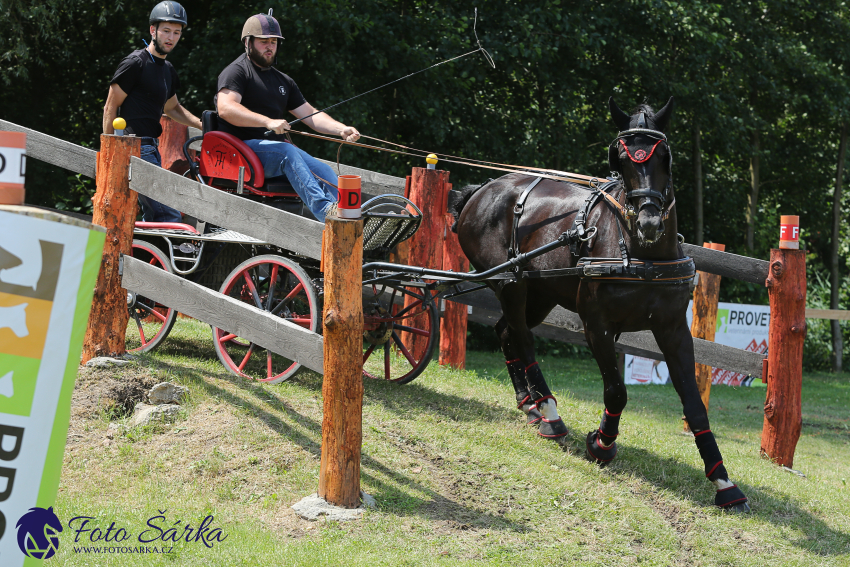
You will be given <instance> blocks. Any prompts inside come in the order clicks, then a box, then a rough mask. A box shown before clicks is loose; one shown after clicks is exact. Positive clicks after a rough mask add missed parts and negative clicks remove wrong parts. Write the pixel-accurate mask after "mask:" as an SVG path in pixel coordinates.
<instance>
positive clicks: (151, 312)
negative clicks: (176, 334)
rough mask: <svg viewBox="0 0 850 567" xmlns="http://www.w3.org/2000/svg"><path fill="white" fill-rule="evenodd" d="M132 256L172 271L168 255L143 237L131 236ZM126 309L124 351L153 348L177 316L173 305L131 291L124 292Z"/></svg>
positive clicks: (147, 350) (163, 338)
mask: <svg viewBox="0 0 850 567" xmlns="http://www.w3.org/2000/svg"><path fill="white" fill-rule="evenodd" d="M133 258H135V259H137V260H141V261H142V262H146V263H148V264H150V265H152V266H156V267H157V268H161V269H163V270H165V271H166V272H168V273H170V274H173V273H174V270H173V269H172V267H171V262H170V261H169V259H168V256H166V255H165V254H164V253H163V252H162V250H160V249H159V248H157V247H156V246H154V245H153V244H150V243H149V242H145V241H144V240H133ZM127 309H128V310H129V312H130V320H129V321H128V322H127V332H126V334H125V335H124V347H125V349H126V350H127V352H150V351H152V350H154V349H155V348H157V347H158V346H159V345H160V344H161V343H162V341H164V340H165V337H167V336H168V333H169V332H171V327H173V326H174V321H176V320H177V310H176V309H172V308H170V307H167V306H165V305H163V304H162V303H157V302H156V301H153V300H152V299H148V298H146V297H142V296H141V295H137V294H135V293H133V292H131V291H128V292H127Z"/></svg>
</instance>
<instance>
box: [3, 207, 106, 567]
mask: <svg viewBox="0 0 850 567" xmlns="http://www.w3.org/2000/svg"><path fill="white" fill-rule="evenodd" d="M81 224H85V225H87V227H84V226H79V225H81ZM0 227H2V229H0V565H3V566H4V567H20V566H23V565H26V566H29V565H41V560H42V559H44V558H46V557H49V556H51V555H52V554H53V553H55V537H54V535H55V534H54V531H57V530H56V529H55V526H54V524H56V523H57V522H55V521H54V520H53V516H54V515H53V512H52V509H51V507H52V506H53V502H54V500H55V499H56V491H57V489H58V487H59V473H60V471H61V469H62V456H63V453H64V451H65V440H66V438H67V435H68V422H69V418H70V411H71V394H72V392H73V389H74V381H75V378H76V376H77V369H78V367H79V364H80V351H81V349H82V343H83V337H84V335H85V331H86V324H87V322H88V316H89V310H90V309H91V301H92V295H93V293H94V285H95V281H96V279H97V274H98V270H99V269H100V259H101V254H102V250H103V243H104V238H105V234H104V232H102V230H103V229H100V227H91V225H88V223H79V222H74V223H73V224H63V223H60V222H53V221H49V220H44V219H41V218H36V217H30V216H25V215H23V214H15V213H12V212H9V211H8V210H0ZM88 227H91V228H88ZM35 508H39V509H40V510H33V509H35ZM30 524H32V525H35V524H39V525H40V526H41V527H43V528H44V529H42V530H41V531H39V532H38V533H34V532H31V531H27V530H28V528H27V526H28V525H30ZM22 531H23V532H26V533H23V534H22V537H18V536H19V535H21V534H18V533H16V532H22ZM58 531H61V527H60V528H59V530H58ZM19 539H21V541H22V542H23V545H20V543H19V541H18V540H19Z"/></svg>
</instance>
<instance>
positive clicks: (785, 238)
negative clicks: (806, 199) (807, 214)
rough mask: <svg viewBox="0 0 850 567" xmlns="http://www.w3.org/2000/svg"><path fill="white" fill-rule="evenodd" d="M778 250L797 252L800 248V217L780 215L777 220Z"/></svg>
mask: <svg viewBox="0 0 850 567" xmlns="http://www.w3.org/2000/svg"><path fill="white" fill-rule="evenodd" d="M779 248H780V249H785V250H798V249H799V248H800V217H799V216H797V215H781V217H780V219H779Z"/></svg>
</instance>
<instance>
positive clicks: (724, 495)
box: [714, 484, 750, 514]
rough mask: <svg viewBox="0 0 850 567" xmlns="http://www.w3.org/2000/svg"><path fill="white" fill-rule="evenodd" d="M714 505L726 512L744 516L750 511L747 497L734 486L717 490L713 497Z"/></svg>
mask: <svg viewBox="0 0 850 567" xmlns="http://www.w3.org/2000/svg"><path fill="white" fill-rule="evenodd" d="M714 505H715V506H718V507H719V508H721V509H722V510H726V511H728V512H733V513H738V514H746V513H748V512H749V511H750V505H749V504H747V497H746V496H744V493H743V492H741V489H740V488H738V487H737V486H735V485H734V484H733V485H732V486H730V487H729V488H724V489H723V490H718V491H717V492H716V493H715V495H714Z"/></svg>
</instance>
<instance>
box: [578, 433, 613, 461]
mask: <svg viewBox="0 0 850 567" xmlns="http://www.w3.org/2000/svg"><path fill="white" fill-rule="evenodd" d="M586 446H587V450H586V452H585V455H586V456H587V459H588V460H589V461H590V462H591V463H596V464H597V465H599V466H600V467H604V466H606V465H607V464H608V463H610V462H611V461H613V460H614V457H616V456H617V442H616V441H615V442H614V443H612V444H611V446H610V447H607V448H606V447H602V446H601V445H600V444H599V430H594V431H591V432H590V433H588V434H587V443H586Z"/></svg>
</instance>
